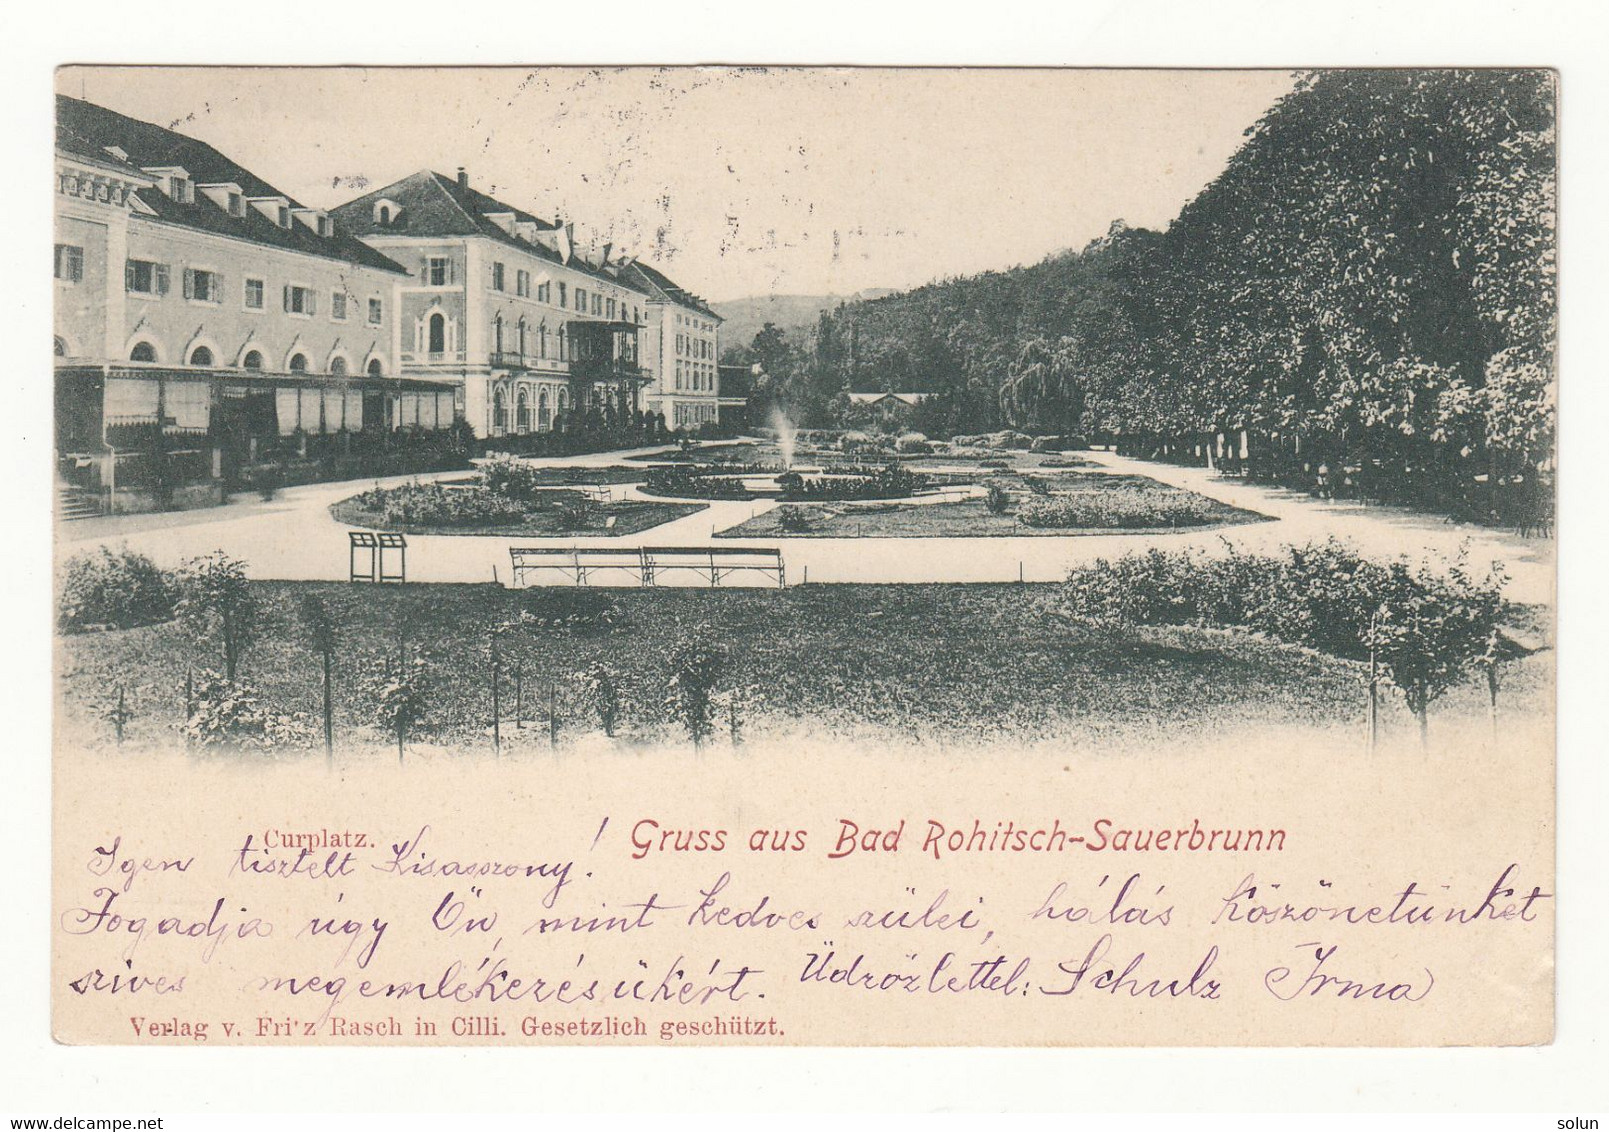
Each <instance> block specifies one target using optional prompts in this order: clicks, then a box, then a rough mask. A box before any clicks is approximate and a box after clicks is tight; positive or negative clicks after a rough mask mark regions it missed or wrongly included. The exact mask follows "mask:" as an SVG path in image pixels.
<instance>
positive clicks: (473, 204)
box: [330, 169, 652, 294]
mask: <svg viewBox="0 0 1609 1132" xmlns="http://www.w3.org/2000/svg"><path fill="white" fill-rule="evenodd" d="M382 200H389V201H393V202H395V204H396V205H397V206H398V211H397V214H396V216H394V217H393V218H392V220H391V221H390V223H387V224H381V223H380V222H379V221H378V220H376V219H375V215H374V206H375V205H376V204H377V203H379V202H380V201H382ZM489 213H490V214H496V213H512V214H513V216H514V219H515V220H517V221H521V222H524V223H529V224H534V225H536V227H537V230H538V231H542V232H552V231H556V230H557V229H558V227H559V226H558V225H557V224H555V223H554V222H553V221H551V220H543V219H541V218H540V217H538V216H534V215H532V214H531V213H529V212H526V211H525V210H524V209H520V208H515V207H514V206H513V205H511V204H508V203H506V202H504V201H500V200H498V199H497V198H496V197H492V196H487V195H486V194H485V193H483V192H481V191H480V190H478V189H472V188H469V187H467V186H464V185H460V184H459V183H458V181H457V180H456V179H455V178H453V177H446V176H443V175H442V174H440V173H435V172H432V171H431V170H429V169H421V170H420V171H419V172H417V173H414V174H412V175H410V176H407V177H404V178H403V179H402V180H400V181H396V182H393V183H392V184H389V185H386V186H385V187H384V188H380V189H374V190H372V191H370V192H367V193H364V194H363V195H362V196H360V197H357V198H356V199H354V200H349V201H347V202H346V203H345V204H342V205H337V206H336V207H335V208H334V209H331V211H330V215H331V216H334V217H335V218H336V220H337V221H339V222H340V225H341V229H342V231H345V232H351V233H352V234H354V235H357V236H417V237H440V236H448V237H451V236H486V237H488V238H489V239H493V240H496V241H497V242H498V243H501V244H507V245H509V246H510V247H515V248H518V249H520V250H521V251H523V252H526V253H528V254H530V255H534V256H537V257H539V258H541V259H545V260H548V261H549V262H552V263H562V262H563V261H562V260H561V258H560V256H559V253H558V252H556V251H554V250H553V249H552V248H550V247H548V246H546V245H545V244H539V243H536V242H534V241H531V240H524V239H521V238H520V237H519V236H516V235H514V234H513V233H511V232H506V231H504V230H503V228H502V227H501V226H499V225H498V224H497V223H495V222H494V221H491V220H488V219H487V214H489ZM564 266H566V267H569V268H571V269H572V270H575V271H579V272H581V273H583V274H585V275H591V276H593V277H594V278H597V279H604V280H607V281H608V282H610V283H618V284H619V285H621V286H623V287H628V288H630V289H631V290H634V291H641V292H643V293H644V294H651V293H652V292H651V291H649V290H648V288H646V287H644V286H643V285H642V284H641V283H638V282H634V281H633V280H631V279H630V278H628V274H627V271H626V270H623V269H621V268H618V267H615V266H612V265H611V266H609V267H605V268H601V269H600V268H598V267H595V266H593V265H592V264H590V263H587V262H586V261H585V260H583V259H581V258H580V257H579V256H572V257H571V259H570V262H569V263H567V264H564Z"/></svg>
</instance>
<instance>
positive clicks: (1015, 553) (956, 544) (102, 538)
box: [57, 449, 1554, 604]
mask: <svg viewBox="0 0 1609 1132" xmlns="http://www.w3.org/2000/svg"><path fill="white" fill-rule="evenodd" d="M653 450H654V449H644V450H641V451H653ZM632 454H633V453H632V452H605V453H595V454H592V455H588V456H575V457H564V458H553V459H545V460H539V461H534V462H536V463H540V464H544V465H555V466H559V465H564V466H590V467H595V466H602V465H608V464H615V463H618V462H619V461H620V460H621V459H622V458H623V457H625V456H628V455H632ZM1085 455H1087V456H1088V458H1090V459H1092V460H1094V461H1095V462H1097V463H1098V464H1100V465H1102V466H1103V467H1105V468H1107V469H1109V470H1111V471H1116V472H1132V473H1135V474H1138V475H1145V476H1150V477H1152V478H1153V479H1156V480H1159V481H1161V482H1163V483H1168V484H1172V485H1174V486H1176V487H1181V488H1186V489H1188V490H1191V491H1196V492H1200V493H1201V494H1202V495H1205V496H1208V497H1210V498H1213V499H1216V500H1219V501H1221V502H1223V503H1227V504H1230V505H1231V506H1235V507H1242V508H1246V509H1248V510H1252V511H1257V512H1260V513H1262V514H1264V515H1268V516H1270V517H1271V518H1272V519H1273V521H1272V522H1266V523H1253V524H1248V525H1244V526H1237V527H1228V528H1217V529H1211V530H1205V531H1159V532H1156V533H1150V534H1118V535H1102V534H1095V535H1069V536H1067V537H1065V538H1054V537H1045V536H1034V537H1024V538H1010V537H1006V538H914V539H913V538H869V537H868V538H842V539H832V538H800V539H788V538H777V537H773V538H754V539H744V540H742V541H743V542H744V543H745V544H748V545H761V546H777V547H781V548H782V549H783V550H784V551H785V555H786V560H787V565H788V576H789V578H790V580H793V581H803V580H805V579H806V578H808V580H809V581H810V582H812V583H819V582H843V583H853V582H1004V581H1016V580H1018V579H1019V578H1022V579H1024V580H1026V581H1034V582H1044V581H1053V580H1056V579H1059V578H1061V577H1062V576H1063V575H1064V574H1065V573H1066V571H1067V570H1068V568H1069V567H1072V566H1075V565H1079V564H1082V563H1087V562H1091V561H1093V560H1094V559H1096V558H1100V557H1106V558H1111V557H1115V556H1117V555H1120V554H1123V553H1124V552H1125V551H1129V550H1140V549H1145V548H1147V547H1150V546H1163V547H1170V548H1178V547H1185V546H1198V547H1202V548H1203V549H1205V550H1207V551H1209V552H1218V551H1222V550H1223V548H1224V546H1225V543H1226V542H1227V543H1231V544H1233V545H1234V546H1236V547H1238V548H1240V549H1243V550H1250V551H1262V550H1272V549H1275V548H1277V547H1279V546H1281V545H1283V544H1287V543H1304V542H1309V541H1314V540H1322V539H1324V538H1325V537H1327V536H1329V535H1331V534H1333V535H1336V536H1338V537H1341V538H1345V539H1348V540H1351V541H1353V542H1355V543H1356V544H1357V545H1358V546H1359V547H1360V549H1362V550H1364V551H1365V552H1367V553H1370V554H1373V555H1379V556H1392V555H1395V554H1398V553H1408V554H1410V555H1415V556H1417V555H1422V554H1425V553H1432V554H1437V555H1444V556H1450V555H1451V554H1453V553H1455V552H1456V551H1457V549H1458V547H1459V545H1460V544H1461V543H1463V542H1464V541H1466V540H1467V541H1468V543H1469V545H1470V550H1471V560H1472V563H1473V564H1475V565H1476V566H1477V568H1481V569H1484V566H1485V564H1486V563H1487V562H1489V561H1491V560H1493V559H1497V560H1500V561H1502V562H1503V563H1504V564H1505V566H1506V568H1507V569H1508V572H1509V574H1510V576H1511V578H1512V581H1511V583H1510V588H1509V594H1510V596H1511V597H1513V598H1514V599H1516V600H1520V601H1528V602H1541V603H1548V604H1551V603H1552V602H1553V599H1554V578H1553V543H1552V541H1551V540H1544V539H1521V538H1519V537H1517V536H1514V535H1512V534H1509V533H1506V532H1502V531H1493V530H1489V529H1487V528H1483V527H1476V526H1472V525H1469V524H1458V523H1448V522H1446V521H1444V520H1442V519H1440V518H1438V517H1436V516H1430V515H1424V514H1419V513H1415V512H1410V511H1407V510H1402V509H1397V508H1389V507H1380V506H1373V505H1365V504H1359V503H1350V502H1335V501H1321V500H1317V499H1313V498H1311V497H1309V496H1307V495H1305V494H1302V493H1299V492H1292V491H1287V490H1284V489H1280V488H1273V487H1266V486H1263V485H1257V484H1248V483H1244V482H1242V481H1239V480H1234V479H1224V478H1220V477H1218V476H1216V475H1214V474H1213V473H1211V472H1209V471H1207V470H1206V469H1201V468H1181V467H1175V466H1172V465H1166V464H1152V463H1147V462H1142V461H1138V460H1133V459H1129V458H1126V457H1121V456H1117V455H1115V454H1112V453H1106V452H1093V453H1087V454H1085ZM463 474H464V473H463V472H446V473H440V474H438V475H436V476H426V477H419V478H424V479H435V478H451V477H454V476H462V475H463ZM413 478H415V477H412V476H396V477H391V478H389V479H384V480H381V481H380V482H381V484H382V485H386V486H389V485H395V484H401V483H404V482H407V481H409V480H411V479H413ZM367 486H369V485H368V483H354V482H345V483H326V484H309V485H306V486H304V487H294V488H287V489H285V490H284V491H282V492H280V493H279V495H278V497H277V498H275V499H274V500H272V501H269V502H263V501H262V500H259V499H256V498H255V497H252V498H245V497H243V498H241V499H240V500H238V501H236V502H234V503H231V504H229V505H227V506H224V507H217V508H210V509H206V510H200V511H190V512H180V513H169V514H163V515H129V516H112V517H106V518H101V519H92V520H82V521H78V522H73V523H66V524H62V525H60V526H59V527H58V532H57V538H58V540H59V546H60V549H61V551H62V553H63V554H64V555H67V554H73V553H76V552H77V551H79V550H83V549H87V548H89V547H93V546H96V545H100V544H114V545H116V544H127V545H128V546H129V547H130V548H131V549H134V550H138V551H140V552H142V553H145V554H148V555H150V556H151V558H152V559H154V560H155V561H156V562H157V563H158V565H161V566H164V567H173V566H177V565H178V564H179V563H180V562H181V561H183V560H184V559H186V558H191V557H194V556H196V555H199V554H205V553H208V552H210V551H213V550H218V549H222V550H225V551H227V552H228V553H229V554H231V555H233V556H234V557H236V558H241V559H244V560H245V561H246V562H247V563H248V564H249V569H250V573H251V574H252V576H254V577H258V578H277V579H288V580H325V581H339V580H344V579H345V578H346V576H347V538H346V534H347V532H348V530H350V528H348V527H346V526H345V525H343V524H341V523H338V522H336V521H335V520H334V519H333V518H332V517H331V516H330V513H329V507H330V505H331V504H332V503H336V502H339V501H340V500H342V499H345V498H347V497H348V496H350V495H352V494H353V493H354V492H355V491H358V490H361V489H362V488H364V487H367ZM631 494H632V495H635V494H636V492H635V490H634V489H633V491H632V492H631ZM773 506H775V504H774V503H772V502H770V501H766V500H757V501H751V500H741V501H731V500H717V501H713V502H711V503H710V505H709V507H708V508H707V509H706V510H703V511H699V512H697V513H696V514H692V515H688V516H685V517H683V518H681V519H677V520H674V521H672V522H670V523H666V524H663V525H661V526H659V527H654V528H650V529H649V530H646V531H641V532H639V533H637V534H634V535H625V536H619V537H616V538H610V539H608V543H609V545H611V546H622V547H627V546H642V545H654V546H704V545H710V544H711V543H712V542H713V541H714V540H713V539H712V535H713V533H714V532H715V531H720V530H724V529H726V528H728V527H732V526H736V525H737V524H738V523H741V522H743V521H744V520H745V519H748V518H749V517H750V516H752V515H755V514H758V513H760V512H761V511H764V510H767V509H769V508H770V507H773ZM576 541H578V540H576V539H574V538H545V539H544V538H523V537H510V536H507V535H467V536H432V535H410V536H409V538H408V577H409V578H410V579H411V580H414V581H420V582H490V581H492V580H493V578H494V577H496V578H498V579H500V580H503V581H505V582H506V581H507V578H508V569H509V558H508V548H509V547H510V546H512V545H537V546H540V545H553V546H567V545H571V544H573V543H575V542H576ZM579 541H586V542H601V541H603V540H602V539H599V538H591V539H585V540H579ZM717 545H724V546H728V547H730V546H731V545H733V544H732V543H731V542H730V541H727V540H721V542H720V543H718V544H717ZM756 584H764V583H759V582H757V583H756Z"/></svg>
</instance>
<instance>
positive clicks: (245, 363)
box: [240, 350, 263, 369]
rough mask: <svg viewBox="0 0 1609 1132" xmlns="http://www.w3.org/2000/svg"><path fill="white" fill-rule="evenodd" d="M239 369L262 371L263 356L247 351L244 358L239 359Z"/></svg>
mask: <svg viewBox="0 0 1609 1132" xmlns="http://www.w3.org/2000/svg"><path fill="white" fill-rule="evenodd" d="M240 368H241V369H262V368H263V356H262V354H260V353H258V352H257V351H256V350H247V351H246V356H245V357H243V358H241V359H240Z"/></svg>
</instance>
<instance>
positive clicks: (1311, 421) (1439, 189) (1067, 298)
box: [742, 70, 1556, 480]
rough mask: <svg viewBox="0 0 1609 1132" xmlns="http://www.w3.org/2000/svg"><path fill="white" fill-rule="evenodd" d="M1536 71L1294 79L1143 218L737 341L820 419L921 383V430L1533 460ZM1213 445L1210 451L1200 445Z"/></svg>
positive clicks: (1547, 104)
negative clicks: (852, 398) (1157, 218)
mask: <svg viewBox="0 0 1609 1132" xmlns="http://www.w3.org/2000/svg"><path fill="white" fill-rule="evenodd" d="M1555 165H1556V152H1555V134H1554V85H1553V77H1552V75H1551V74H1548V73H1545V72H1539V71H1491V70H1465V71H1324V72H1313V73H1308V74H1304V75H1302V76H1300V77H1299V79H1298V81H1297V82H1296V85H1295V88H1294V89H1293V91H1292V92H1291V93H1290V94H1289V95H1287V96H1286V97H1285V98H1283V99H1281V100H1280V101H1279V102H1278V103H1277V104H1276V105H1275V106H1274V107H1273V108H1272V109H1270V110H1269V112H1268V113H1267V114H1266V115H1265V116H1264V117H1263V118H1262V119H1261V120H1260V121H1259V122H1257V123H1256V124H1255V125H1254V126H1253V127H1252V128H1251V129H1250V130H1249V131H1248V136H1247V140H1246V142H1245V143H1244V144H1243V145H1242V146H1241V148H1240V150H1239V151H1238V152H1237V153H1236V154H1235V155H1234V156H1233V158H1232V159H1231V160H1230V162H1229V164H1228V166H1227V167H1226V168H1225V170H1224V171H1223V173H1222V174H1220V175H1219V176H1218V177H1217V179H1215V180H1214V181H1213V182H1212V183H1211V184H1209V185H1207V186H1206V187H1205V188H1204V189H1203V190H1202V191H1201V192H1200V194H1198V195H1197V197H1196V198H1195V199H1194V200H1193V201H1191V202H1190V203H1189V204H1188V205H1186V206H1185V208H1184V209H1183V211H1182V212H1181V214H1180V216H1179V217H1178V219H1177V220H1176V221H1175V222H1174V223H1173V224H1172V225H1170V227H1169V228H1168V230H1167V231H1166V232H1164V233H1158V232H1152V231H1147V230H1143V229H1133V228H1129V227H1127V226H1125V225H1124V224H1123V223H1122V222H1121V221H1118V222H1116V223H1114V224H1113V225H1112V228H1111V231H1110V232H1109V233H1108V234H1107V235H1106V236H1105V237H1103V238H1101V239H1098V240H1096V241H1094V242H1092V243H1091V244H1089V245H1088V246H1087V247H1085V248H1084V249H1083V250H1082V251H1079V252H1076V253H1072V252H1069V253H1062V254H1059V255H1055V256H1052V257H1050V258H1048V259H1046V260H1045V261H1043V262H1042V263H1039V264H1035V265H1033V266H1030V267H1023V268H1017V269H1014V270H1010V271H1002V272H992V273H987V274H984V275H979V276H974V277H969V278H963V279H955V280H949V281H944V282H940V283H935V284H932V285H930V286H927V287H922V288H918V289H917V290H914V291H910V292H907V293H903V294H898V295H893V296H888V297H886V298H881V299H875V300H871V301H868V302H859V303H853V304H847V305H844V306H841V307H839V308H838V309H837V310H835V311H830V312H827V313H824V314H823V315H822V317H821V319H820V322H819V324H818V326H817V327H816V329H815V331H814V333H813V335H811V336H809V338H808V339H807V340H805V341H799V342H791V341H789V340H788V339H787V337H786V335H784V334H783V333H782V332H781V331H779V330H777V328H775V327H770V326H768V327H766V328H765V329H764V330H762V331H761V333H760V334H759V335H757V336H756V338H755V340H754V342H753V343H752V344H751V345H750V346H749V347H748V348H747V349H746V350H744V351H742V355H743V356H742V360H744V361H749V362H755V361H757V362H760V363H762V364H763V365H764V367H765V371H766V373H767V375H768V378H767V379H766V381H765V382H764V383H763V384H762V386H761V388H760V389H758V390H757V395H758V396H759V397H761V398H762V399H767V398H768V399H770V400H773V401H775V402H778V403H781V404H783V405H785V406H787V407H788V408H789V410H790V412H791V414H792V415H793V416H794V417H795V419H796V420H797V421H799V422H800V423H802V424H806V425H818V426H823V427H830V426H831V425H833V424H835V423H838V422H835V421H834V420H833V419H832V418H833V409H832V406H833V399H834V397H835V396H836V395H837V394H838V393H839V391H840V390H843V389H846V388H853V389H857V390H882V389H900V390H917V391H925V392H930V393H932V394H934V396H933V397H931V398H930V399H929V400H927V401H926V402H924V403H923V404H922V405H921V406H920V407H919V409H918V410H917V413H916V417H915V418H913V420H912V426H913V427H915V428H919V429H921V430H922V431H924V432H927V433H928V434H930V435H935V436H942V435H948V434H950V433H952V432H956V431H964V432H979V431H984V430H987V429H991V428H996V427H1000V426H1002V425H1010V426H1013V427H1017V428H1022V429H1026V430H1029V431H1038V432H1051V433H1060V434H1077V435H1085V436H1092V437H1103V438H1124V439H1125V442H1126V443H1128V444H1129V445H1130V446H1131V447H1133V448H1136V449H1138V450H1141V451H1142V454H1147V455H1151V454H1157V453H1160V452H1161V451H1163V450H1164V449H1168V450H1172V449H1174V448H1177V447H1185V448H1187V449H1189V450H1190V451H1191V452H1192V453H1193V452H1194V450H1195V446H1197V445H1201V444H1203V442H1204V441H1210V440H1215V439H1216V437H1217V436H1218V435H1219V434H1226V435H1228V436H1229V437H1231V438H1233V440H1232V442H1231V444H1230V445H1229V446H1228V448H1229V449H1230V450H1233V455H1234V457H1235V458H1238V457H1239V452H1238V449H1239V448H1240V447H1241V444H1240V440H1241V437H1240V434H1241V432H1242V431H1244V432H1245V433H1246V438H1245V443H1246V447H1248V448H1249V449H1250V452H1249V455H1250V456H1251V458H1252V459H1253V460H1256V459H1257V458H1258V457H1259V456H1262V455H1267V456H1268V457H1269V458H1277V456H1278V454H1280V453H1284V454H1285V455H1287V456H1291V457H1296V456H1306V457H1311V458H1314V459H1326V458H1328V459H1354V458H1355V459H1358V460H1360V461H1368V462H1371V463H1375V464H1377V465H1384V466H1387V467H1389V468H1391V469H1395V470H1399V471H1400V470H1406V469H1436V470H1441V471H1442V472H1445V474H1447V475H1452V476H1455V477H1456V476H1468V475H1473V474H1476V473H1479V474H1483V475H1490V476H1491V477H1492V478H1493V479H1494V480H1496V479H1501V478H1503V477H1505V476H1510V475H1525V474H1527V472H1529V473H1531V474H1534V472H1535V470H1536V467H1537V465H1538V464H1539V463H1542V462H1546V461H1547V460H1548V459H1549V458H1550V457H1551V454H1552V451H1553V440H1554V417H1555V403H1554V395H1553V380H1552V379H1553V342H1554V334H1555V294H1554V286H1555V232H1554V195H1555ZM1222 450H1223V449H1220V451H1222Z"/></svg>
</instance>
